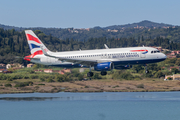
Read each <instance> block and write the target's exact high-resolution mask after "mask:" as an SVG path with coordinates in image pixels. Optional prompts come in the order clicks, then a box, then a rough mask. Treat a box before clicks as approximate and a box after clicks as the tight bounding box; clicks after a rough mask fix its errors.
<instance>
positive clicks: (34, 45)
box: [25, 30, 49, 58]
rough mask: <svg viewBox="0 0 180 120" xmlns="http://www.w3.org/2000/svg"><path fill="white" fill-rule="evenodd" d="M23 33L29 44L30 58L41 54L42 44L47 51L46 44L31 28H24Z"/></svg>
mask: <svg viewBox="0 0 180 120" xmlns="http://www.w3.org/2000/svg"><path fill="white" fill-rule="evenodd" d="M25 34H26V38H27V41H28V44H29V48H30V52H31V55H33V56H32V58H33V57H34V56H35V55H42V54H43V52H42V50H41V47H40V46H42V47H43V48H44V50H45V51H46V52H48V51H49V50H48V49H47V48H46V46H45V45H44V44H43V43H42V42H41V40H40V39H39V38H38V37H37V36H36V35H35V34H34V32H33V31H32V30H25Z"/></svg>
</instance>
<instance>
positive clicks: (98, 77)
mask: <svg viewBox="0 0 180 120" xmlns="http://www.w3.org/2000/svg"><path fill="white" fill-rule="evenodd" d="M101 78H102V77H100V76H99V74H98V73H95V74H94V76H93V79H101Z"/></svg>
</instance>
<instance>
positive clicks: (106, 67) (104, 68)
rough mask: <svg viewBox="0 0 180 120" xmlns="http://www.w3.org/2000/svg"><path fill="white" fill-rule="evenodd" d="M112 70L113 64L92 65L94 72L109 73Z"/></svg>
mask: <svg viewBox="0 0 180 120" xmlns="http://www.w3.org/2000/svg"><path fill="white" fill-rule="evenodd" d="M113 68H114V64H113V63H111V62H103V63H98V64H96V65H94V70H96V71H109V70H112V69H113Z"/></svg>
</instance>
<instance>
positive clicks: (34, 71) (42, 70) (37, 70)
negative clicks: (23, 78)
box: [34, 69, 43, 72]
mask: <svg viewBox="0 0 180 120" xmlns="http://www.w3.org/2000/svg"><path fill="white" fill-rule="evenodd" d="M34 72H43V70H39V69H38V70H34Z"/></svg>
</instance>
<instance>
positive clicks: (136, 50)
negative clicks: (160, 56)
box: [131, 50, 148, 52]
mask: <svg viewBox="0 0 180 120" xmlns="http://www.w3.org/2000/svg"><path fill="white" fill-rule="evenodd" d="M145 51H148V50H131V52H145Z"/></svg>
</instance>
